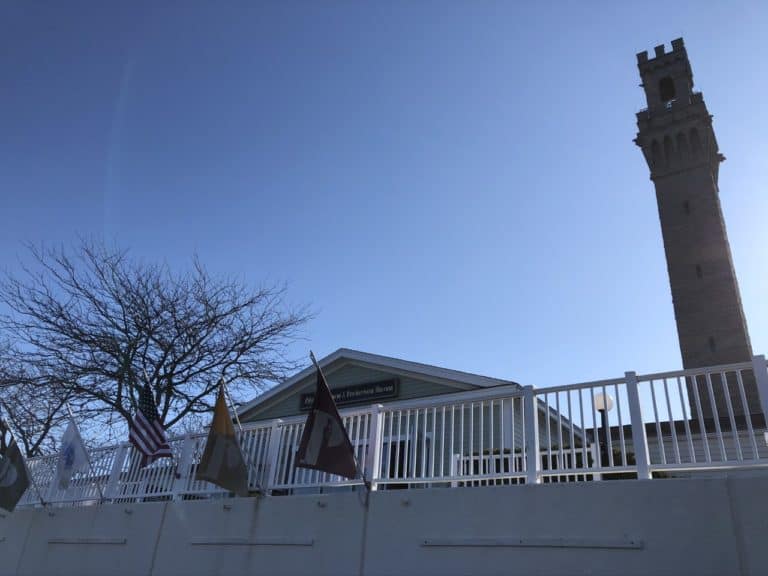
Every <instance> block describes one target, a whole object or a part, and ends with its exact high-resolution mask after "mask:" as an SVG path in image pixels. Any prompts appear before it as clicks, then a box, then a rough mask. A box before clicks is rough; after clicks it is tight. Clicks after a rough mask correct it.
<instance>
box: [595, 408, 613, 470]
mask: <svg viewBox="0 0 768 576" xmlns="http://www.w3.org/2000/svg"><path fill="white" fill-rule="evenodd" d="M595 408H596V409H597V411H598V412H600V424H601V426H600V427H601V428H602V432H603V433H602V436H603V437H602V438H599V434H598V442H599V443H600V467H601V468H602V467H604V466H607V465H608V462H610V460H609V458H608V434H610V430H609V429H608V412H610V411H611V410H612V409H613V398H612V397H611V395H610V394H597V395H596V396H595Z"/></svg>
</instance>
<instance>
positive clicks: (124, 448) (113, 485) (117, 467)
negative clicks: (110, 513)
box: [104, 444, 128, 500]
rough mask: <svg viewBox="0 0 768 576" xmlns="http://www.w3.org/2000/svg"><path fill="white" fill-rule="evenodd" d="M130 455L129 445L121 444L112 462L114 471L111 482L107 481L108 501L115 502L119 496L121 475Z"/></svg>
mask: <svg viewBox="0 0 768 576" xmlns="http://www.w3.org/2000/svg"><path fill="white" fill-rule="evenodd" d="M127 455H128V444H121V445H120V447H119V448H118V449H117V453H116V454H115V459H114V461H113V462H112V471H111V472H110V473H109V480H107V487H106V489H105V490H104V497H105V498H106V499H107V500H114V499H115V498H117V496H118V490H117V486H118V484H119V483H120V474H121V473H122V471H123V464H124V463H125V457H126V456H127Z"/></svg>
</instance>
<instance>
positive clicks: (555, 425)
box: [21, 356, 768, 505]
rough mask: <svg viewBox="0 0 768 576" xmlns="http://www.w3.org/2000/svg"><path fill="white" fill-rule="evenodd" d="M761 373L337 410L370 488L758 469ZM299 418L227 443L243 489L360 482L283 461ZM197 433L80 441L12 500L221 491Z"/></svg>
mask: <svg viewBox="0 0 768 576" xmlns="http://www.w3.org/2000/svg"><path fill="white" fill-rule="evenodd" d="M766 405H768V371H767V369H766V361H765V358H764V357H763V356H756V357H755V358H754V359H753V361H752V362H747V363H742V364H734V365H729V366H718V367H712V368H707V369H699V370H681V371H675V372H667V373H660V374H650V375H644V376H638V375H636V374H635V373H633V372H627V373H626V374H625V375H624V377H623V378H617V379H613V380H603V381H598V382H588V383H583V384H573V385H568V386H558V387H552V388H543V389H534V388H533V387H530V386H527V387H523V388H520V387H518V386H511V385H510V386H499V387H495V388H487V389H483V390H478V391H470V392H460V393H456V394H446V395H440V396H433V397H428V398H420V399H416V400H406V401H399V402H392V403H390V404H387V405H386V406H381V405H373V406H368V407H365V408H356V409H353V410H345V411H342V418H343V420H344V424H345V426H346V428H347V432H348V434H349V437H350V439H351V441H352V444H353V446H354V449H355V456H356V458H357V461H358V463H359V468H360V471H361V474H365V479H366V480H367V481H368V482H369V483H370V485H371V487H372V489H388V490H393V489H403V488H417V487H424V486H430V487H454V488H456V487H467V486H485V485H499V484H503V485H508V484H522V483H547V482H590V481H600V480H609V479H619V478H652V477H664V476H669V475H680V474H689V473H702V472H706V473H712V472H713V471H717V470H723V469H748V468H762V467H768V436H766V434H767V433H766V425H765V419H764V417H763V414H765V412H766ZM304 422H305V416H301V417H292V418H286V419H282V420H275V421H269V422H257V423H252V424H246V425H244V426H243V430H242V431H241V432H239V439H240V445H241V448H242V451H243V455H244V458H245V462H246V465H247V467H248V471H249V478H248V483H249V487H250V489H251V490H252V491H253V492H267V493H271V494H275V495H277V494H290V493H301V492H307V491H317V490H331V489H341V488H342V487H349V486H353V485H359V484H362V482H363V480H362V479H357V480H348V479H345V478H340V477H338V476H333V475H330V474H327V473H323V472H318V471H313V470H307V469H303V468H297V467H296V466H295V454H296V450H297V449H298V444H299V440H300V438H301V434H302V431H303V429H304ZM205 439H206V434H205V433H200V434H188V435H186V436H182V437H176V438H173V439H171V441H170V444H171V448H172V451H173V455H174V457H173V458H172V459H170V458H164V459H161V460H159V461H157V462H155V463H153V464H152V465H150V466H148V467H145V468H141V467H140V466H139V461H140V457H139V454H138V453H137V452H136V451H135V450H134V449H133V448H132V447H131V446H130V445H129V444H127V443H125V444H121V445H118V446H110V447H104V448H98V449H95V450H92V451H91V452H90V453H89V456H90V461H91V469H90V470H89V471H88V472H87V473H82V474H77V475H75V477H74V478H73V479H72V481H71V483H70V486H69V487H68V488H67V489H60V488H59V487H58V486H57V485H56V482H55V470H56V459H57V457H56V456H55V455H52V456H44V457H40V458H32V459H30V460H29V462H28V466H29V470H30V474H31V476H32V479H33V481H34V487H33V488H30V489H29V490H28V491H27V493H26V494H25V495H24V498H23V500H22V502H21V504H22V505H39V504H40V503H41V501H45V502H46V503H50V504H55V505H89V504H98V503H100V502H104V501H107V502H130V501H148V500H149V501H151V500H156V499H162V500H168V499H194V498H211V497H216V496H220V497H224V496H227V494H228V493H227V492H226V491H225V490H223V489H221V488H219V487H217V486H214V485H212V484H209V483H208V482H203V481H199V480H195V478H194V477H195V472H196V469H197V465H198V463H199V461H200V457H201V455H202V452H203V449H204V446H205Z"/></svg>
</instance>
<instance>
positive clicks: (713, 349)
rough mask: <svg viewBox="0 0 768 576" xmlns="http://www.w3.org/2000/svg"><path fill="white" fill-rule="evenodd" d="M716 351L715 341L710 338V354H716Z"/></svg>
mask: <svg viewBox="0 0 768 576" xmlns="http://www.w3.org/2000/svg"><path fill="white" fill-rule="evenodd" d="M716 349H717V347H716V346H715V339H714V338H713V337H712V336H710V337H709V351H710V352H714V351H715V350H716Z"/></svg>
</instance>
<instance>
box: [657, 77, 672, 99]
mask: <svg viewBox="0 0 768 576" xmlns="http://www.w3.org/2000/svg"><path fill="white" fill-rule="evenodd" d="M659 97H660V98H661V101H662V102H669V101H670V100H674V99H675V81H674V80H672V78H671V77H670V76H664V78H662V79H661V80H659Z"/></svg>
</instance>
